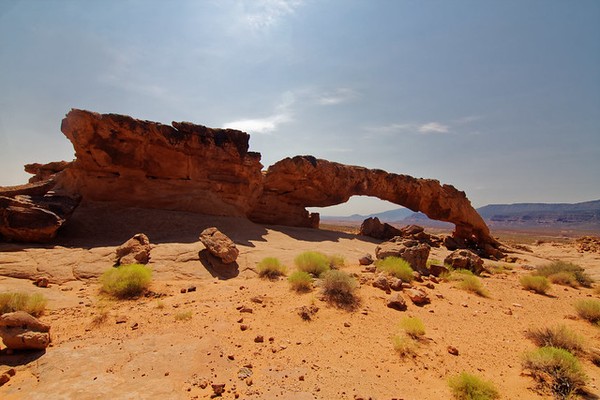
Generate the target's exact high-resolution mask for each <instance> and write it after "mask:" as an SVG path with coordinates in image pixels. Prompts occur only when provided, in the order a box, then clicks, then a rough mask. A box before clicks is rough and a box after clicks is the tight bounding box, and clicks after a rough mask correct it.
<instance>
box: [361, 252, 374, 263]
mask: <svg viewBox="0 0 600 400" xmlns="http://www.w3.org/2000/svg"><path fill="white" fill-rule="evenodd" d="M358 263H359V264H360V265H371V264H373V256H372V255H370V254H369V253H367V254H365V255H364V256H362V257H361V258H359V259H358Z"/></svg>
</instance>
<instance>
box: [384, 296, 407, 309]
mask: <svg viewBox="0 0 600 400" xmlns="http://www.w3.org/2000/svg"><path fill="white" fill-rule="evenodd" d="M387 306H388V307H389V308H392V309H394V310H398V311H405V310H406V301H404V298H402V296H400V294H399V293H394V294H393V295H391V296H390V298H389V299H388V301H387Z"/></svg>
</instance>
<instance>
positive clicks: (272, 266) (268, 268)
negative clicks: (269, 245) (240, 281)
mask: <svg viewBox="0 0 600 400" xmlns="http://www.w3.org/2000/svg"><path fill="white" fill-rule="evenodd" d="M256 270H257V272H258V276H260V277H261V278H267V279H276V278H278V277H280V276H282V275H285V272H286V268H285V266H284V265H283V264H281V262H280V261H279V259H277V258H275V257H266V258H263V259H262V260H261V261H260V262H259V263H258V265H257V266H256Z"/></svg>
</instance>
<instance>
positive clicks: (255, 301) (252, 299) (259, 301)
mask: <svg viewBox="0 0 600 400" xmlns="http://www.w3.org/2000/svg"><path fill="white" fill-rule="evenodd" d="M250 301H251V302H253V303H256V304H262V303H263V299H262V298H261V297H258V296H255V297H253V298H251V299H250Z"/></svg>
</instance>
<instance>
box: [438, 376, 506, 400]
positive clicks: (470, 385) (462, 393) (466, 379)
mask: <svg viewBox="0 0 600 400" xmlns="http://www.w3.org/2000/svg"><path fill="white" fill-rule="evenodd" d="M448 386H450V391H451V392H452V396H453V397H454V398H455V399H457V400H494V399H497V398H499V397H500V393H498V390H497V389H496V387H495V386H494V384H493V383H492V382H490V381H484V380H483V379H481V378H479V377H478V376H476V375H472V374H469V373H468V372H461V373H460V374H459V375H456V376H453V377H451V378H450V379H449V380H448Z"/></svg>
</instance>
